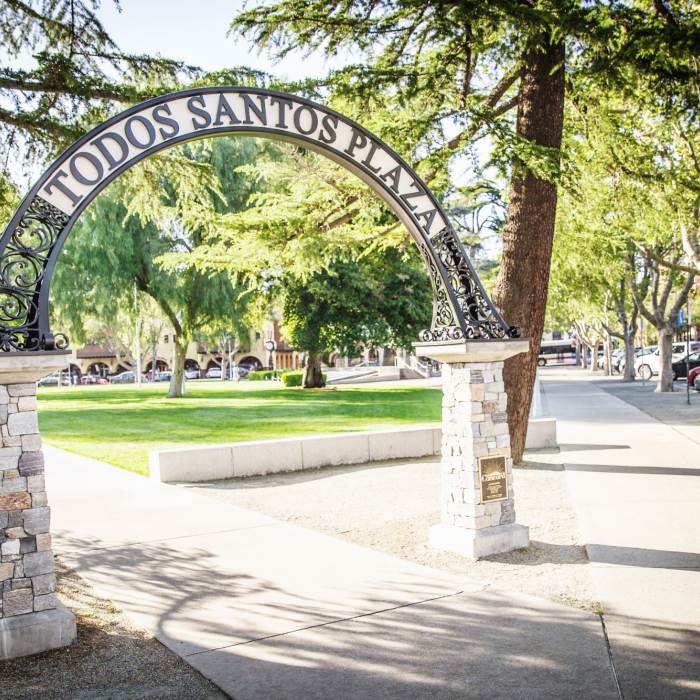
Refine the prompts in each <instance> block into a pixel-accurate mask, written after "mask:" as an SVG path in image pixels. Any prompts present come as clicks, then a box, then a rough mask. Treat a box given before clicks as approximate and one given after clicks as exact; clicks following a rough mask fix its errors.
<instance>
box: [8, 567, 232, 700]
mask: <svg viewBox="0 0 700 700" xmlns="http://www.w3.org/2000/svg"><path fill="white" fill-rule="evenodd" d="M56 573H57V575H58V581H59V586H58V591H59V594H60V597H61V600H62V601H63V603H64V604H65V605H66V606H67V607H69V608H70V609H71V610H72V611H73V612H74V613H75V616H76V621H77V625H78V639H77V641H76V642H75V643H74V644H73V645H71V646H70V647H66V648H64V649H58V650H56V651H51V652H46V653H45V654H38V655H36V656H31V657H25V658H21V659H14V660H12V661H0V698H3V699H5V698H7V699H8V700H9V699H10V698H11V699H12V700H59V699H60V700H69V699H70V700H88V699H89V700H97V699H99V700H103V699H104V700H106V699H107V698H109V700H141V699H144V700H145V699H146V698H148V699H149V700H155V699H160V698H163V699H164V698H192V699H193V700H194V699H195V698H196V699H198V700H200V699H201V700H204V699H205V698H217V699H219V698H221V699H223V698H228V697H229V696H228V695H225V694H223V693H222V692H221V691H220V690H219V689H218V688H217V687H216V686H215V685H213V684H212V683H210V682H209V681H207V680H206V679H205V678H204V677H203V676H201V675H200V674H199V673H198V672H197V671H195V670H194V669H193V668H192V667H191V666H189V665H188V664H186V663H185V662H184V661H183V660H182V659H181V658H180V657H179V656H177V655H176V654H173V653H172V652H171V651H169V650H168V649H166V647H164V646H163V645H162V644H161V643H160V642H158V641H157V640H156V639H154V638H153V637H151V636H150V635H149V634H147V633H146V632H144V631H143V630H141V629H140V628H138V627H135V626H134V625H133V624H132V623H131V622H130V621H129V620H128V619H127V618H126V616H125V615H124V614H123V613H122V612H121V611H120V610H119V609H117V608H116V607H114V605H113V604H112V603H111V602H110V601H108V600H105V599H103V598H99V597H97V596H96V595H95V594H94V593H93V591H92V590H91V589H90V587H89V586H88V585H87V583H86V582H85V581H84V580H83V579H82V578H80V576H78V575H77V574H76V573H75V572H74V571H71V570H69V569H66V568H65V567H64V566H62V565H61V563H60V561H58V560H57V562H56Z"/></svg>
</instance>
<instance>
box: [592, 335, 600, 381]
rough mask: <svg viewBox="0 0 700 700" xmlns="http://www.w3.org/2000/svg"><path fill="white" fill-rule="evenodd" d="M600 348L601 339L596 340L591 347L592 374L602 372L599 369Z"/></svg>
mask: <svg viewBox="0 0 700 700" xmlns="http://www.w3.org/2000/svg"><path fill="white" fill-rule="evenodd" d="M599 348H600V338H596V339H595V341H594V343H593V345H591V374H595V373H596V372H599V371H600V367H598V349H599Z"/></svg>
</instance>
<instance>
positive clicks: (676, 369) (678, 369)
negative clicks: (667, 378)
mask: <svg viewBox="0 0 700 700" xmlns="http://www.w3.org/2000/svg"><path fill="white" fill-rule="evenodd" d="M687 359H688V362H687V367H688V368H689V369H695V368H696V367H700V352H691V353H690V355H688V356H687ZM671 371H672V372H673V378H674V379H682V378H683V377H685V376H686V358H685V357H682V358H681V359H680V360H677V361H676V362H674V363H673V364H672V365H671Z"/></svg>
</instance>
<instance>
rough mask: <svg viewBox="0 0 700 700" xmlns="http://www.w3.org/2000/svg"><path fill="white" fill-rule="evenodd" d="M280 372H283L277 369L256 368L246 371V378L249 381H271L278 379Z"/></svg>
mask: <svg viewBox="0 0 700 700" xmlns="http://www.w3.org/2000/svg"><path fill="white" fill-rule="evenodd" d="M282 374H283V372H282V371H281V370H278V369H267V370H256V371H254V372H248V379H250V381H251V382H262V381H271V380H272V379H279V378H280V377H281V376H282Z"/></svg>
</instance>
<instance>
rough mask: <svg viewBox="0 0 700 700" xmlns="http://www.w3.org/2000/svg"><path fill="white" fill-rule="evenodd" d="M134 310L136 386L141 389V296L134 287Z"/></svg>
mask: <svg viewBox="0 0 700 700" xmlns="http://www.w3.org/2000/svg"><path fill="white" fill-rule="evenodd" d="M134 309H135V310H136V348H135V354H136V386H137V387H138V388H139V389H140V388H141V314H140V313H139V294H138V290H137V289H136V285H134Z"/></svg>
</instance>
